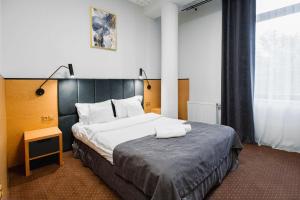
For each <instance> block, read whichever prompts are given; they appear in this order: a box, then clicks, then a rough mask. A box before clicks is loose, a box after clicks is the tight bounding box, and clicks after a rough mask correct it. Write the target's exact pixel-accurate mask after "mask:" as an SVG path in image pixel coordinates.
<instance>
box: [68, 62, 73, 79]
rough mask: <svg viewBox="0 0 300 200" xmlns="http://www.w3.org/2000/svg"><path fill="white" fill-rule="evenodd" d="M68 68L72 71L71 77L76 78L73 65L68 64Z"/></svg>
mask: <svg viewBox="0 0 300 200" xmlns="http://www.w3.org/2000/svg"><path fill="white" fill-rule="evenodd" d="M68 68H69V71H70V76H71V77H74V70H73V65H72V64H68Z"/></svg>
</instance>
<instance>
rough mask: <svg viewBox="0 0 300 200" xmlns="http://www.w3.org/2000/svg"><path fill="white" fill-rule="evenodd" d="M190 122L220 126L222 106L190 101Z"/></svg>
mask: <svg viewBox="0 0 300 200" xmlns="http://www.w3.org/2000/svg"><path fill="white" fill-rule="evenodd" d="M188 120H189V121H195V122H204V123H209V124H220V122H221V104H219V103H210V102H200V101H189V102H188Z"/></svg>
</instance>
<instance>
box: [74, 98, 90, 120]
mask: <svg viewBox="0 0 300 200" xmlns="http://www.w3.org/2000/svg"><path fill="white" fill-rule="evenodd" d="M75 106H76V108H77V113H78V116H79V122H80V123H83V124H88V116H89V112H90V111H89V110H90V109H89V103H76V104H75Z"/></svg>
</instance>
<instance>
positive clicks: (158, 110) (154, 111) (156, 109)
mask: <svg viewBox="0 0 300 200" xmlns="http://www.w3.org/2000/svg"><path fill="white" fill-rule="evenodd" d="M151 112H152V113H156V114H159V115H160V114H161V109H160V108H152V109H151Z"/></svg>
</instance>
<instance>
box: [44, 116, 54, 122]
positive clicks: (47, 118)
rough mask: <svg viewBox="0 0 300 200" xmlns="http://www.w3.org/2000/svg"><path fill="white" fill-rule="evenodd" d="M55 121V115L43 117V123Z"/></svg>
mask: <svg viewBox="0 0 300 200" xmlns="http://www.w3.org/2000/svg"><path fill="white" fill-rule="evenodd" d="M53 119H54V117H53V115H43V116H41V120H42V121H52V120H53Z"/></svg>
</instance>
